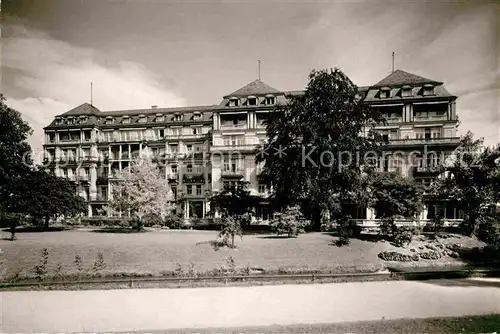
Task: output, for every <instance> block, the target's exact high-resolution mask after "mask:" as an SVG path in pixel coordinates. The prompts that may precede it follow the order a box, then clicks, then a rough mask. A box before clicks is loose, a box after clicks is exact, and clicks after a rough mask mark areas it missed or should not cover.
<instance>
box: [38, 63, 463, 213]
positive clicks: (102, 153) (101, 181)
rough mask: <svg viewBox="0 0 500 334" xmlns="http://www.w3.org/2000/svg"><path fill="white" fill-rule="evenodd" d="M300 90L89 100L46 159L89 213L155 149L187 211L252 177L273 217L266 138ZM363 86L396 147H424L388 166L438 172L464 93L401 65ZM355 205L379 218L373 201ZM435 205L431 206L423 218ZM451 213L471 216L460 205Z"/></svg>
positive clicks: (419, 176) (419, 174)
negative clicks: (132, 105) (106, 104)
mask: <svg viewBox="0 0 500 334" xmlns="http://www.w3.org/2000/svg"><path fill="white" fill-rule="evenodd" d="M300 94H302V91H291V92H284V91H279V90H277V89H275V88H273V87H271V86H269V85H267V84H265V83H264V82H262V81H261V80H255V81H253V82H251V83H249V84H248V85H246V86H244V87H242V88H240V89H238V90H236V91H235V92H233V93H230V94H227V95H225V96H224V97H223V98H222V101H221V102H220V103H219V104H217V105H209V106H198V107H180V108H159V107H157V106H152V107H151V108H147V109H136V110H116V111H101V110H99V109H97V108H96V107H95V106H93V105H90V104H88V103H84V104H82V105H80V106H78V107H76V108H74V109H72V110H69V111H67V112H65V113H63V114H61V115H59V116H56V117H55V119H54V120H53V122H52V123H51V124H50V125H49V126H47V127H46V128H45V145H44V149H45V151H46V153H47V154H48V159H47V161H46V163H45V166H47V168H48V169H49V170H51V171H53V172H54V173H55V174H56V175H57V176H61V177H66V178H69V179H71V180H74V181H75V182H76V183H77V189H78V192H79V194H80V195H81V196H83V197H84V198H85V199H86V200H87V201H88V212H87V215H88V216H89V217H92V216H94V217H95V216H100V215H103V214H105V213H104V212H105V210H103V209H104V207H105V206H106V203H107V201H108V199H109V198H110V196H112V187H113V182H116V180H117V178H118V177H119V172H120V171H121V170H123V169H125V168H127V166H129V164H130V163H131V161H133V160H134V159H135V158H137V157H138V156H139V155H140V154H142V153H143V152H144V151H145V150H147V152H149V153H150V154H152V155H153V157H154V159H156V161H157V162H158V165H159V166H160V168H161V170H162V172H163V173H165V177H166V178H168V180H169V182H170V184H171V188H172V191H173V193H174V196H175V199H176V202H177V203H178V204H177V209H178V210H180V211H181V212H183V213H184V217H185V218H186V219H187V218H191V217H194V216H196V217H200V218H205V217H206V215H207V213H208V211H209V198H210V196H211V194H212V193H214V192H217V191H220V190H221V189H222V188H223V185H224V184H225V183H231V182H236V181H238V180H245V181H248V182H249V183H250V190H251V192H252V193H253V194H254V195H258V196H261V197H262V199H263V200H262V205H260V206H258V207H257V208H256V216H257V219H263V220H266V219H268V218H269V217H270V215H271V212H270V210H269V208H268V206H267V205H266V201H265V198H266V197H267V196H268V189H266V187H265V185H264V184H261V183H259V166H257V165H256V164H255V153H256V147H257V145H259V144H260V143H262V142H263V141H265V140H266V129H265V121H266V119H267V118H268V115H269V113H270V112H272V111H273V109H274V107H275V106H276V104H284V103H287V101H288V98H289V97H290V96H294V95H300ZM359 94H360V96H361V98H362V99H363V101H364V103H366V104H367V105H368V106H369V107H370V108H374V109H375V108H376V109H379V110H380V111H381V112H382V113H383V115H384V116H385V118H386V120H387V121H386V122H385V123H384V124H380V125H379V126H377V128H376V129H377V130H378V131H380V132H381V134H382V135H383V137H384V138H385V139H386V140H387V141H388V147H387V150H389V152H390V151H394V152H395V151H399V152H407V153H408V154H410V152H421V153H420V154H419V153H412V158H413V160H412V163H408V162H405V161H401V159H393V158H392V157H391V155H390V154H389V155H386V156H385V158H383V159H380V162H379V168H380V169H381V170H384V171H397V172H399V173H401V174H403V175H404V176H406V177H411V178H414V179H415V180H417V181H418V182H422V183H428V182H430V181H431V180H432V179H433V178H435V177H436V176H437V175H436V168H435V167H436V166H437V165H439V164H440V163H442V161H443V159H445V158H446V157H447V156H449V155H450V154H451V153H452V151H453V150H455V149H456V148H457V146H458V144H459V138H458V137H457V133H456V131H457V126H458V119H457V115H456V110H455V100H456V99H457V97H456V96H453V95H451V94H450V93H448V91H447V90H446V89H445V88H444V87H443V83H442V82H439V81H434V80H430V79H426V78H423V77H420V76H417V75H414V74H411V73H407V72H404V71H401V70H396V71H394V72H393V73H391V74H390V75H389V76H387V77H386V78H384V79H383V80H381V81H380V82H378V83H377V84H375V85H373V86H369V87H360V88H359ZM425 152H432V153H427V154H424V153H425ZM355 215H356V217H357V218H358V219H365V220H371V219H374V218H375V215H374V212H373V210H371V209H370V208H362V209H360V210H357V212H356V213H355ZM431 215H432V213H431V212H430V211H428V210H425V211H424V212H422V214H421V216H420V218H421V219H428V218H430V217H431ZM446 217H447V218H448V219H459V218H461V217H460V216H459V212H458V211H457V210H456V209H455V208H454V207H453V206H452V205H448V207H447V208H446Z"/></svg>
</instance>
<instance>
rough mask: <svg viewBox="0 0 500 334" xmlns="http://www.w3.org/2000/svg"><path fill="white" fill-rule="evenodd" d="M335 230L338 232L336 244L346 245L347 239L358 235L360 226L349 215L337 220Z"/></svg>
mask: <svg viewBox="0 0 500 334" xmlns="http://www.w3.org/2000/svg"><path fill="white" fill-rule="evenodd" d="M337 231H338V234H339V241H338V242H337V244H338V245H339V246H340V245H348V244H349V242H350V241H349V240H350V239H351V238H353V237H359V235H360V234H361V226H359V225H358V224H357V223H356V221H354V220H352V219H351V216H350V215H347V216H345V217H343V218H342V219H339V220H337Z"/></svg>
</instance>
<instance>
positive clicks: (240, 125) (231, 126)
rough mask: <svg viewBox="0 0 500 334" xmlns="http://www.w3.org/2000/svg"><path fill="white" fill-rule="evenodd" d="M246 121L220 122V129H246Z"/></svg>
mask: <svg viewBox="0 0 500 334" xmlns="http://www.w3.org/2000/svg"><path fill="white" fill-rule="evenodd" d="M247 128H248V127H247V123H246V122H245V123H237V124H234V123H226V124H221V126H220V129H221V130H245V129H247Z"/></svg>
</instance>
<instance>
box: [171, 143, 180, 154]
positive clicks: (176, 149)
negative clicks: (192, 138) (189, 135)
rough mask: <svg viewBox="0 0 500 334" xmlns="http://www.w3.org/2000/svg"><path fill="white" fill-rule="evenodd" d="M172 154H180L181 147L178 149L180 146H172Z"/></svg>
mask: <svg viewBox="0 0 500 334" xmlns="http://www.w3.org/2000/svg"><path fill="white" fill-rule="evenodd" d="M170 152H172V153H177V152H179V147H178V145H170Z"/></svg>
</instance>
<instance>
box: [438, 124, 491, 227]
mask: <svg viewBox="0 0 500 334" xmlns="http://www.w3.org/2000/svg"><path fill="white" fill-rule="evenodd" d="M499 158H500V148H499V147H496V148H485V147H484V146H483V140H482V139H474V137H473V134H472V133H471V132H468V133H467V134H466V135H464V136H463V137H462V139H461V143H460V146H459V148H458V149H457V150H456V152H455V154H454V156H453V157H452V158H451V159H450V160H451V161H450V162H449V163H448V164H446V165H445V166H443V167H442V170H441V172H442V173H441V177H440V178H439V179H438V180H437V181H436V182H435V183H434V184H433V185H432V187H431V188H430V193H431V194H432V196H433V197H434V198H435V199H436V200H439V201H453V202H455V203H457V204H458V208H459V209H460V210H462V211H463V213H464V219H463V224H462V227H463V230H464V232H466V233H467V234H469V235H471V234H473V233H475V232H476V231H477V228H478V224H479V222H480V221H483V220H484V219H483V218H484V217H485V216H487V215H489V214H490V213H491V212H492V210H493V209H494V208H495V206H496V204H497V203H498V201H499V199H500V195H499V193H500V187H499V185H500V181H499V180H500V176H499V175H500V166H499V162H500V159H499Z"/></svg>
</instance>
